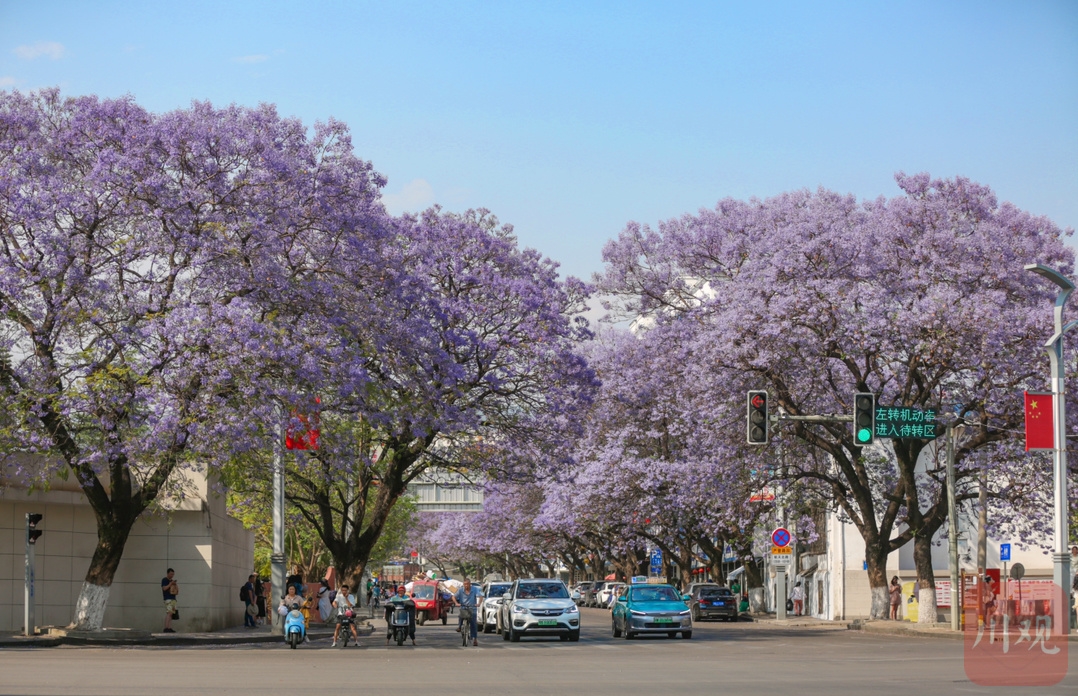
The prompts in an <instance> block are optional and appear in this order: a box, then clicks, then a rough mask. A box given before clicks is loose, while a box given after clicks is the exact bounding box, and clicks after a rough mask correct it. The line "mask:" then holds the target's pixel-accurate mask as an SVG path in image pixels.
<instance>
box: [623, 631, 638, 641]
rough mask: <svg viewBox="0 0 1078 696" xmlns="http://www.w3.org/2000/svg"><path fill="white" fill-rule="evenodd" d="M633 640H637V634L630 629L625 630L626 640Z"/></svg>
mask: <svg viewBox="0 0 1078 696" xmlns="http://www.w3.org/2000/svg"><path fill="white" fill-rule="evenodd" d="M633 638H636V634H635V633H633V632H632V631H630V630H629V629H628V628H626V629H625V640H632V639H633Z"/></svg>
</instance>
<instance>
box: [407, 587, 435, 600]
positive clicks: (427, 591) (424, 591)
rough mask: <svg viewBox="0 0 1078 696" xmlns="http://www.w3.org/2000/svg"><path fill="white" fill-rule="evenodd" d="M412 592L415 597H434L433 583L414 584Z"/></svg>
mask: <svg viewBox="0 0 1078 696" xmlns="http://www.w3.org/2000/svg"><path fill="white" fill-rule="evenodd" d="M412 592H413V593H414V594H415V598H416V599H434V585H415V586H414V587H412Z"/></svg>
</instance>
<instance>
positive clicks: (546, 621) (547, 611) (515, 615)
mask: <svg viewBox="0 0 1078 696" xmlns="http://www.w3.org/2000/svg"><path fill="white" fill-rule="evenodd" d="M579 597H580V595H579V594H576V595H575V597H574V596H572V595H570V594H569V590H567V589H566V588H565V584H564V583H562V581H561V580H544V579H541V578H536V579H532V580H517V581H516V582H514V583H513V585H512V587H510V588H509V591H508V592H506V593H505V594H504V595H503V597H502V600H503V601H502V603H501V605H500V606H499V607H498V633H501V634H502V638H503V639H504V640H510V641H513V642H514V643H515V642H517V641H519V640H520V639H521V637H522V636H525V635H527V636H558V637H559V638H561V639H562V640H568V641H573V642H576V641H578V640H580V609H578V608H577V606H576V601H575V599H579Z"/></svg>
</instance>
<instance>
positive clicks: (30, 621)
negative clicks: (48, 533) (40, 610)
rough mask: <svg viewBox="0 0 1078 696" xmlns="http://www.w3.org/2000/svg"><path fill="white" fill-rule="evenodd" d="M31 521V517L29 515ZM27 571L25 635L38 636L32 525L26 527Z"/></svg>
mask: <svg viewBox="0 0 1078 696" xmlns="http://www.w3.org/2000/svg"><path fill="white" fill-rule="evenodd" d="M27 518H28V519H29V515H27ZM26 530H27V531H26V570H25V575H24V584H23V623H22V626H23V629H22V630H23V635H24V636H32V635H36V634H37V617H36V616H35V614H36V607H35V597H34V566H35V563H34V549H35V548H36V544H34V543H33V542H31V541H30V525H29V523H27V525H26Z"/></svg>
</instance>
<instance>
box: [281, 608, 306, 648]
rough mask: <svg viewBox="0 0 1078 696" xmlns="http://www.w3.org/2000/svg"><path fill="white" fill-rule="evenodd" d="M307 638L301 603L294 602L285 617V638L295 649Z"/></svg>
mask: <svg viewBox="0 0 1078 696" xmlns="http://www.w3.org/2000/svg"><path fill="white" fill-rule="evenodd" d="M306 638H307V627H306V626H304V624H303V612H302V611H300V609H299V604H293V605H292V609H291V610H290V611H289V612H288V613H287V614H285V617H284V639H285V642H287V643H288V645H289V646H291V648H292V649H293V650H295V649H296V646H297V645H299V644H300V643H302V642H303V641H304V640H305V639H306Z"/></svg>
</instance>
